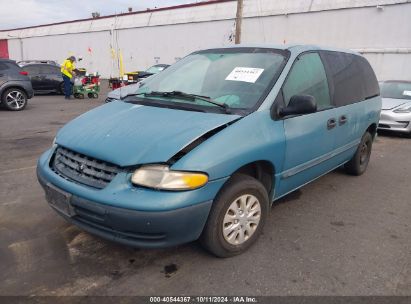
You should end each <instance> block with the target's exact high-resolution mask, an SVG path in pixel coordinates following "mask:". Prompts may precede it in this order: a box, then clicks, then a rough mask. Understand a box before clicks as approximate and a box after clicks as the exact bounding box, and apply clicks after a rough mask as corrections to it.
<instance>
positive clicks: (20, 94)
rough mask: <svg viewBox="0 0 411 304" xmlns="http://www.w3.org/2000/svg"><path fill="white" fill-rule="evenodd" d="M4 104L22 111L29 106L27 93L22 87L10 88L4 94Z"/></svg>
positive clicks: (9, 108) (8, 107) (11, 108)
mask: <svg viewBox="0 0 411 304" xmlns="http://www.w3.org/2000/svg"><path fill="white" fill-rule="evenodd" d="M2 104H3V105H4V107H5V108H6V109H7V110H10V111H21V110H23V109H24V108H25V107H26V106H27V95H26V93H25V92H24V91H23V90H21V89H17V88H11V89H8V90H6V91H5V92H4V94H3V97H2Z"/></svg>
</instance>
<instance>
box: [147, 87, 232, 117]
mask: <svg viewBox="0 0 411 304" xmlns="http://www.w3.org/2000/svg"><path fill="white" fill-rule="evenodd" d="M139 95H140V94H139ZM141 95H144V96H148V97H150V96H152V97H180V98H183V99H187V100H191V101H194V100H196V99H200V100H203V101H205V102H208V103H211V104H213V105H216V106H218V107H220V108H223V109H224V110H225V111H226V112H228V109H229V106H228V105H227V104H225V103H221V102H218V101H215V100H213V99H212V98H211V97H208V96H203V95H197V94H190V93H185V92H181V91H170V92H159V91H152V92H148V93H143V94H141Z"/></svg>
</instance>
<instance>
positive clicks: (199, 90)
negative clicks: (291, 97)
mask: <svg viewBox="0 0 411 304" xmlns="http://www.w3.org/2000/svg"><path fill="white" fill-rule="evenodd" d="M287 55H288V52H286V51H283V50H275V49H261V48H229V49H213V50H206V51H200V52H196V53H193V54H191V55H188V56H187V57H185V58H183V59H182V60H180V61H179V62H177V63H175V64H174V65H172V66H171V67H169V68H168V69H166V70H164V71H163V72H162V73H160V74H158V75H156V76H155V77H152V78H151V79H147V80H146V81H145V83H144V85H142V86H141V87H140V88H139V89H138V90H137V92H136V93H135V94H131V95H133V96H128V97H127V98H125V99H126V101H132V100H135V99H138V98H144V100H152V101H159V100H160V101H161V102H162V103H167V105H166V106H167V107H170V106H172V105H173V104H174V105H179V106H181V105H184V106H185V107H197V108H198V107H200V108H201V110H202V111H204V110H206V111H207V110H210V111H217V110H219V111H221V110H224V109H225V110H227V109H230V110H235V109H242V110H252V109H254V108H255V107H257V106H258V105H259V102H260V101H261V99H263V98H264V97H265V96H266V94H267V93H268V92H269V90H270V89H271V88H272V86H273V84H274V83H275V81H276V80H277V78H278V76H279V74H280V73H281V71H282V68H283V67H284V65H285V63H286V60H287ZM146 104H147V103H146Z"/></svg>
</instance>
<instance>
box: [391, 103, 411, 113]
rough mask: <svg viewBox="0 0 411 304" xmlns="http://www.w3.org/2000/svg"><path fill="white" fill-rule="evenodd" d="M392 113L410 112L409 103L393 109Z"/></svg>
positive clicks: (410, 106)
mask: <svg viewBox="0 0 411 304" xmlns="http://www.w3.org/2000/svg"><path fill="white" fill-rule="evenodd" d="M393 112H394V113H411V104H409V103H407V104H405V105H403V106H401V107H399V108H398V109H395V110H394V111H393Z"/></svg>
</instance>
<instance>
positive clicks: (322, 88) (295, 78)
mask: <svg viewBox="0 0 411 304" xmlns="http://www.w3.org/2000/svg"><path fill="white" fill-rule="evenodd" d="M283 94H284V102H285V104H286V106H287V105H288V103H289V102H290V99H291V97H292V96H294V95H311V96H314V98H315V100H316V101H317V109H319V110H321V109H325V108H328V107H330V105H331V100H330V92H329V89H328V82H327V76H326V74H325V69H324V66H323V64H322V62H321V58H320V56H319V55H318V54H317V53H308V54H305V55H302V56H300V57H299V58H298V59H297V61H296V62H295V63H294V66H293V67H292V70H291V72H290V73H289V74H288V78H287V80H286V82H285V84H284V86H283Z"/></svg>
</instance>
